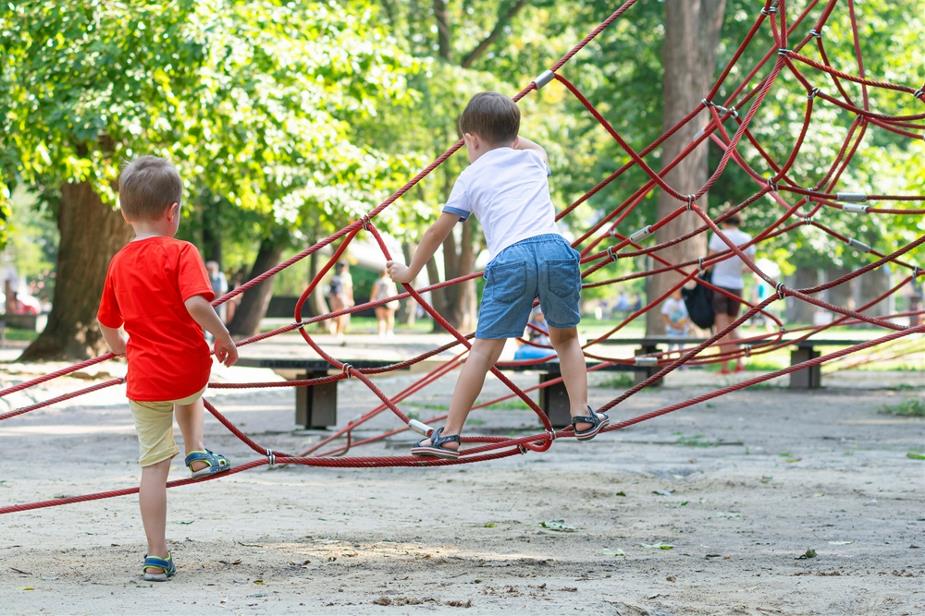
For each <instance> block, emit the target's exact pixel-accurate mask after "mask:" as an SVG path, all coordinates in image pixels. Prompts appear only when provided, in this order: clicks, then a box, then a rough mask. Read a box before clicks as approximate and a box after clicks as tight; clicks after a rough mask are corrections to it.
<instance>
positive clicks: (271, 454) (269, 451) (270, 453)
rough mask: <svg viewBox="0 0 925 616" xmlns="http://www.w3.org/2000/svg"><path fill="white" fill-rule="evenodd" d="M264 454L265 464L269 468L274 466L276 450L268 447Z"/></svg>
mask: <svg viewBox="0 0 925 616" xmlns="http://www.w3.org/2000/svg"><path fill="white" fill-rule="evenodd" d="M266 456H267V465H268V466H269V467H270V468H273V467H274V466H276V452H275V451H273V450H272V449H270V448H269V447H268V448H267V453H266Z"/></svg>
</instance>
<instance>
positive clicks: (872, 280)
mask: <svg viewBox="0 0 925 616" xmlns="http://www.w3.org/2000/svg"><path fill="white" fill-rule="evenodd" d="M857 281H858V285H857V287H858V302H857V305H858V306H862V305H864V304H866V303H867V302H869V301H871V300H873V299H874V298H875V297H878V296H880V295H883V294H884V293H886V292H887V290H888V289H889V288H890V284H891V282H890V271H889V269H887V268H886V267H878V268H877V269H875V270H871V271H869V272H867V273H866V274H861V275H860V276H859V277H858V278H857ZM893 299H894V298H893V296H890V297H887V298H884V299H882V300H880V301H879V302H877V303H876V304H874V305H873V306H871V307H870V308H868V309H867V310H865V311H864V314H866V315H867V316H871V317H882V316H884V315H886V314H889V313H890V312H892V311H893V307H892V304H893V301H892V300H893Z"/></svg>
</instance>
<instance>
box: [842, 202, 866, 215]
mask: <svg viewBox="0 0 925 616" xmlns="http://www.w3.org/2000/svg"><path fill="white" fill-rule="evenodd" d="M841 209H842V211H843V212H851V213H852V214H866V213H867V211H868V210H869V209H870V206H869V205H864V204H861V203H845V204H844V205H842V206H841Z"/></svg>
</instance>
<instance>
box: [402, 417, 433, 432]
mask: <svg viewBox="0 0 925 616" xmlns="http://www.w3.org/2000/svg"><path fill="white" fill-rule="evenodd" d="M408 427H409V428H410V429H412V430H414V431H415V432H417V433H418V434H420V435H422V436H430V433H431V432H433V431H434V429H433V428H431V427H430V426H428V425H427V424H426V423H424V422H423V421H418V420H417V419H410V420H408Z"/></svg>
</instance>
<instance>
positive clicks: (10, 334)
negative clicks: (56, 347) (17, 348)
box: [3, 327, 39, 342]
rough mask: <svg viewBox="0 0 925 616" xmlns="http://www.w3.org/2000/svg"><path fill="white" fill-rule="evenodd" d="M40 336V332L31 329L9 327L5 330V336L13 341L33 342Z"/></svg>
mask: <svg viewBox="0 0 925 616" xmlns="http://www.w3.org/2000/svg"><path fill="white" fill-rule="evenodd" d="M38 337H39V333H38V332H37V331H34V330H31V329H13V328H10V327H7V328H6V330H5V331H4V332H3V338H4V339H6V340H9V341H11V342H32V341H33V340H35V339H36V338H38Z"/></svg>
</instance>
